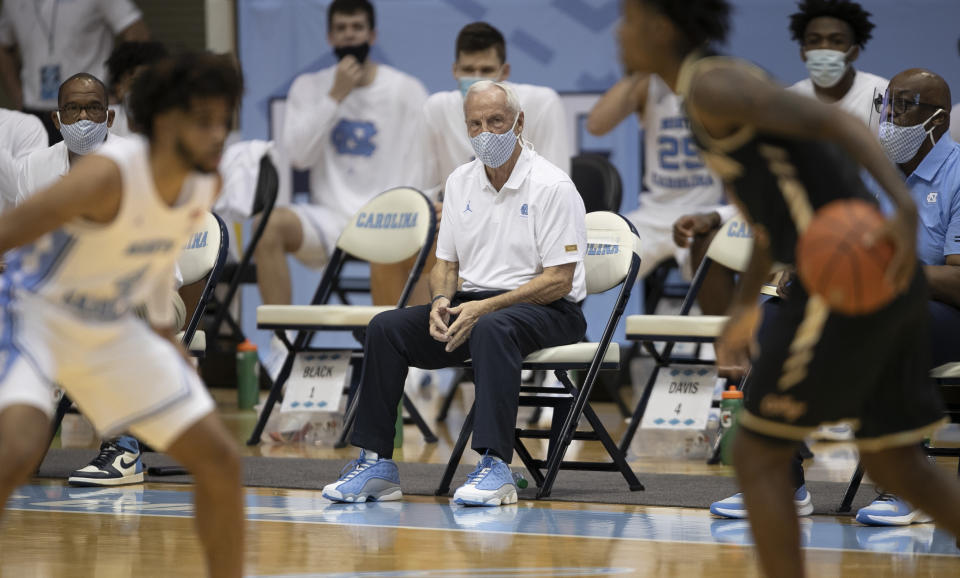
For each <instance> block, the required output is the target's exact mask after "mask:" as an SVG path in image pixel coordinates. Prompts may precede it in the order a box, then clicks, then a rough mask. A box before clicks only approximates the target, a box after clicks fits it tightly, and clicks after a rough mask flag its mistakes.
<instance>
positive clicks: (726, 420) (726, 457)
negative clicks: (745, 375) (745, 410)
mask: <svg viewBox="0 0 960 578" xmlns="http://www.w3.org/2000/svg"><path fill="white" fill-rule="evenodd" d="M742 407H743V392H742V391H739V390H737V386H735V385H731V386H730V387H729V388H727V390H726V391H725V392H723V397H722V398H721V400H720V429H721V430H722V433H721V435H722V436H723V437H722V438H721V440H720V461H721V462H723V463H724V464H726V465H728V466H729V465H732V464H733V439H734V437H736V427H737V414H738V413H740V409H741V408H742Z"/></svg>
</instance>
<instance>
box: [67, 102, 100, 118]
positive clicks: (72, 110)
mask: <svg viewBox="0 0 960 578" xmlns="http://www.w3.org/2000/svg"><path fill="white" fill-rule="evenodd" d="M83 111H87V117H88V118H89V119H90V120H93V121H97V122H103V120H104V119H105V118H107V108H106V107H105V106H103V105H102V104H100V103H99V102H94V103H91V104H77V103H75V102H68V103H67V104H65V105H63V106H62V107H61V108H60V115H61V116H62V117H63V118H64V119H66V120H75V119H78V118H80V114H81V113H82V112H83Z"/></svg>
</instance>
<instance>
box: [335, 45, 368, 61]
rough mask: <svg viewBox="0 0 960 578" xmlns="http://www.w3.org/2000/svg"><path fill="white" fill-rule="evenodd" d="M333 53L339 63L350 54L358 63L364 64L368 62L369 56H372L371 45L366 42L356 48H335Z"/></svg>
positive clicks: (355, 46)
mask: <svg viewBox="0 0 960 578" xmlns="http://www.w3.org/2000/svg"><path fill="white" fill-rule="evenodd" d="M333 53H334V54H336V55H337V61H340V60H343V57H344V56H347V55H348V54H352V55H353V57H354V58H356V59H357V62H359V63H360V64H363V63H364V62H366V60H367V55H368V54H370V44H369V43H367V42H364V43H363V44H357V45H354V46H341V47H339V48H334V49H333Z"/></svg>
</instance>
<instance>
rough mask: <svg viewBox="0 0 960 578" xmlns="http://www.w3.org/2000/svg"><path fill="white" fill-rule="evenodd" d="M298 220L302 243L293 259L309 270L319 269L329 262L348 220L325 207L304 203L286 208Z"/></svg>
mask: <svg viewBox="0 0 960 578" xmlns="http://www.w3.org/2000/svg"><path fill="white" fill-rule="evenodd" d="M287 208H288V209H290V210H291V211H293V214H295V215H296V216H297V218H298V219H299V220H300V228H301V230H302V231H303V243H302V244H301V245H300V249H299V250H298V251H297V252H296V253H294V255H293V256H294V257H296V258H297V260H298V261H300V262H301V263H303V264H304V265H305V266H307V267H310V268H311V269H321V268H323V266H324V265H326V264H327V261H329V260H330V255H331V254H332V253H333V250H334V248H335V247H336V246H337V239H339V238H340V233H342V232H343V230H344V229H345V228H346V226H347V222H348V220H349V219H348V218H347V217H344V216H343V215H340V214H339V213H338V212H336V211H333V210H331V209H329V208H327V207H322V206H320V205H311V204H306V203H299V204H292V205H288V206H287Z"/></svg>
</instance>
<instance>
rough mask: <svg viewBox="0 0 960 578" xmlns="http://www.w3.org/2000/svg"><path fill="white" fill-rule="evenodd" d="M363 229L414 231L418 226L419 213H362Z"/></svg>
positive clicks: (361, 224) (359, 216)
mask: <svg viewBox="0 0 960 578" xmlns="http://www.w3.org/2000/svg"><path fill="white" fill-rule="evenodd" d="M357 226H358V227H360V228H361V229H412V228H414V227H416V226H417V213H360V214H359V215H357Z"/></svg>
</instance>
